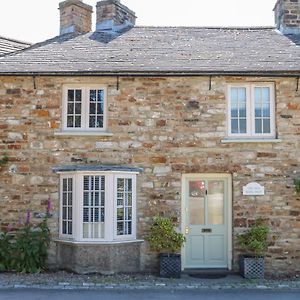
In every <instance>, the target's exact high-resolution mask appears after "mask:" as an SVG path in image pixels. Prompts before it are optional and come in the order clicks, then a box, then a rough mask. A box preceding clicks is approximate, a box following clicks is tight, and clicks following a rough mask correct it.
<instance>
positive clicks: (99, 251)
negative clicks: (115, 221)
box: [57, 241, 142, 274]
mask: <svg viewBox="0 0 300 300" xmlns="http://www.w3.org/2000/svg"><path fill="white" fill-rule="evenodd" d="M141 243H142V242H141V241H136V242H130V243H114V244H74V243H69V242H63V241H58V242H57V258H58V267H59V268H61V269H65V270H69V271H73V272H76V273H79V274H89V273H101V274H113V273H122V272H126V273H136V272H140V271H141V267H140V249H141Z"/></svg>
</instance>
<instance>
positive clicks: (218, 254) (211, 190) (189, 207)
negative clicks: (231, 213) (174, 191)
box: [184, 177, 228, 269]
mask: <svg viewBox="0 0 300 300" xmlns="http://www.w3.org/2000/svg"><path fill="white" fill-rule="evenodd" d="M185 185H186V186H185V195H184V197H185V223H186V227H185V234H186V245H185V265H184V267H185V269H189V268H228V216H227V215H228V213H227V210H228V207H227V206H228V201H227V200H228V182H227V179H226V178H222V177H220V178H217V177H216V178H208V179H206V178H194V177H193V178H186V180H185Z"/></svg>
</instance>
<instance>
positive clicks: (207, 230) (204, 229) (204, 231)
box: [202, 228, 212, 233]
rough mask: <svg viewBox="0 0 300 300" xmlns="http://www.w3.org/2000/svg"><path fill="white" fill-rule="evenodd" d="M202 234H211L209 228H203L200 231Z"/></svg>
mask: <svg viewBox="0 0 300 300" xmlns="http://www.w3.org/2000/svg"><path fill="white" fill-rule="evenodd" d="M202 232H203V233H211V232H212V230H211V228H203V229H202Z"/></svg>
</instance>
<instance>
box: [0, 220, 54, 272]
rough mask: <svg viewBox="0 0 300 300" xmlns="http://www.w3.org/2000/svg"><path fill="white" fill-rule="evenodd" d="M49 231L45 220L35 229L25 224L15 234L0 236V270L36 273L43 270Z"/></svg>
mask: <svg viewBox="0 0 300 300" xmlns="http://www.w3.org/2000/svg"><path fill="white" fill-rule="evenodd" d="M49 243H50V231H49V228H48V226H47V219H44V220H43V222H42V223H40V224H39V225H38V226H37V227H34V226H32V225H31V224H30V223H26V225H25V226H24V227H23V228H20V229H19V230H17V231H15V232H9V233H1V234H0V269H2V270H15V271H17V272H23V273H37V272H39V271H41V270H42V269H43V268H45V265H46V259H47V250H48V247H49Z"/></svg>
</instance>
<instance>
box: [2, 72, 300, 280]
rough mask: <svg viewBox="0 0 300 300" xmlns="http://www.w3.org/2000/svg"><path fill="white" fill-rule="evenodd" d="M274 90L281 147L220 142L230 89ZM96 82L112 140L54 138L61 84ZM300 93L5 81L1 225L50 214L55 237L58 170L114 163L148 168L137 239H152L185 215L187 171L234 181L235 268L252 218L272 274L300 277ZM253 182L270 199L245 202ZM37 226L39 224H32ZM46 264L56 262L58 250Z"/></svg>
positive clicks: (150, 263)
mask: <svg viewBox="0 0 300 300" xmlns="http://www.w3.org/2000/svg"><path fill="white" fill-rule="evenodd" d="M245 82H246V83H247V82H274V85H275V88H276V100H275V101H276V131H277V136H278V139H280V142H277V143H272V142H264V143H260V142H257V143H248V142H240V143H222V142H221V140H222V139H224V138H225V137H226V131H227V129H226V126H227V125H226V122H227V121H226V110H227V101H226V87H227V84H229V83H245ZM66 83H68V84H72V83H89V84H92V83H97V84H103V85H105V86H107V88H108V129H109V131H110V132H111V133H112V134H113V135H112V136H83V135H82V136H76V138H74V137H71V136H57V135H56V134H55V133H56V132H58V131H60V127H61V120H62V116H61V111H62V108H61V103H62V100H61V96H62V87H63V84H66ZM299 120H300V92H299V91H298V90H297V80H296V79H295V78H288V77H286V78H261V77H257V78H255V77H222V76H219V77H212V82H211V89H210V88H209V77H155V78H146V77H145V78H140V77H128V78H126V77H124V78H120V79H119V82H118V83H117V79H116V78H115V77H85V78H80V77H36V78H35V82H34V79H33V78H32V77H31V76H23V77H22V76H19V77H10V76H5V77H0V157H2V156H3V155H4V154H6V155H7V156H8V159H9V161H8V164H6V165H4V166H1V169H0V225H1V227H2V228H6V227H7V226H8V225H9V224H12V225H13V226H18V222H19V220H20V219H22V218H24V216H25V214H26V211H27V210H28V209H30V211H32V212H33V213H40V212H44V211H45V207H46V203H47V199H48V197H49V196H50V198H51V199H52V201H53V204H54V207H53V210H54V212H55V213H54V216H53V217H52V218H51V219H50V220H49V225H50V228H51V233H52V237H53V238H54V239H55V238H57V237H58V214H57V211H58V205H59V203H58V197H59V176H58V175H57V174H54V173H53V172H52V167H53V166H56V165H70V164H118V165H133V166H136V167H142V168H144V172H143V173H142V174H140V175H139V176H138V184H137V188H138V200H137V201H138V202H137V232H138V238H140V239H143V238H145V236H146V235H147V232H148V229H149V225H150V223H151V220H152V217H153V216H155V215H157V214H158V213H160V212H166V213H172V214H173V215H176V216H177V218H178V221H180V217H181V178H182V175H183V174H186V173H227V174H231V175H232V179H233V187H232V188H233V205H232V211H233V240H234V243H233V265H234V270H237V269H238V255H239V253H240V248H239V245H238V244H237V241H236V234H237V233H239V232H241V231H242V230H243V229H245V228H247V227H248V226H249V225H250V224H251V223H252V222H253V220H254V218H255V217H256V216H261V217H263V218H264V219H265V220H266V222H267V224H268V225H269V226H270V228H271V234H270V241H269V242H270V246H269V249H268V254H267V262H266V267H267V272H268V273H269V274H271V273H272V274H273V275H278V276H280V275H291V274H299V272H300V248H299V245H300V196H299V194H297V193H296V191H295V189H294V187H293V179H294V178H295V177H296V176H298V177H299V164H300V156H299V149H300V121H299ZM251 181H257V182H259V183H260V184H262V185H263V186H264V187H265V189H266V193H265V195H264V196H259V197H256V198H255V197H249V196H243V194H242V187H243V186H245V185H246V184H247V183H249V182H251ZM33 221H34V222H38V221H39V219H36V218H34V219H33ZM155 257H156V254H154V253H152V252H150V251H149V249H148V246H147V243H144V244H143V251H142V259H141V270H145V271H146V270H153V269H154V268H155V267H156V260H155ZM49 264H51V265H52V266H55V265H56V264H57V257H56V244H55V243H53V244H52V248H51V251H50V259H49Z"/></svg>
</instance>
